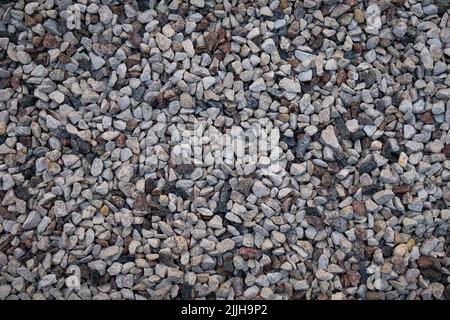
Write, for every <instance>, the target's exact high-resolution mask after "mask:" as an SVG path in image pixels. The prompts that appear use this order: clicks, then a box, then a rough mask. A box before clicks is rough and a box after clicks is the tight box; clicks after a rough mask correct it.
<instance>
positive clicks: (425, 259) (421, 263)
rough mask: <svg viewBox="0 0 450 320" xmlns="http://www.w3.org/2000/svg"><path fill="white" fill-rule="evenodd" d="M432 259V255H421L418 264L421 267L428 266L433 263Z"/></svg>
mask: <svg viewBox="0 0 450 320" xmlns="http://www.w3.org/2000/svg"><path fill="white" fill-rule="evenodd" d="M432 263H433V262H432V261H431V258H430V257H427V256H421V257H420V258H419V259H417V265H418V266H419V267H420V268H426V267H429V266H431V265H432Z"/></svg>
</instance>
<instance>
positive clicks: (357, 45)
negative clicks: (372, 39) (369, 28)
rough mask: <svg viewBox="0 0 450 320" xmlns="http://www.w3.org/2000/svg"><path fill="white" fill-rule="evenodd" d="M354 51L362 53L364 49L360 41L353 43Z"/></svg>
mask: <svg viewBox="0 0 450 320" xmlns="http://www.w3.org/2000/svg"><path fill="white" fill-rule="evenodd" d="M352 49H353V52H354V53H356V54H360V53H361V52H362V51H363V45H362V43H360V42H356V43H354V44H353V48H352Z"/></svg>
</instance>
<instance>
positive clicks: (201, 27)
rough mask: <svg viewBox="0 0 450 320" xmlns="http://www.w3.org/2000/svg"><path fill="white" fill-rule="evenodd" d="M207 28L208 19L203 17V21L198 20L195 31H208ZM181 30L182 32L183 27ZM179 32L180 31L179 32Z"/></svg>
mask: <svg viewBox="0 0 450 320" xmlns="http://www.w3.org/2000/svg"><path fill="white" fill-rule="evenodd" d="M208 27H209V21H208V18H206V17H203V19H202V20H200V22H199V23H198V25H197V31H202V32H203V31H206V30H207V29H208ZM183 30H184V27H183ZM180 31H181V30H180Z"/></svg>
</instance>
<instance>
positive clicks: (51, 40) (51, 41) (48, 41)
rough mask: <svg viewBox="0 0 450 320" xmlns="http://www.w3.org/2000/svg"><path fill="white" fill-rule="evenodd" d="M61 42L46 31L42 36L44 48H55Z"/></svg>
mask: <svg viewBox="0 0 450 320" xmlns="http://www.w3.org/2000/svg"><path fill="white" fill-rule="evenodd" d="M60 43H61V42H60V41H59V40H58V39H57V38H56V37H55V36H54V35H52V34H51V33H47V34H46V35H45V37H44V48H47V49H55V48H58V47H59V44H60Z"/></svg>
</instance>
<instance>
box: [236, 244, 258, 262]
mask: <svg viewBox="0 0 450 320" xmlns="http://www.w3.org/2000/svg"><path fill="white" fill-rule="evenodd" d="M260 253H261V251H260V250H259V249H256V248H248V247H241V248H239V254H240V255H241V256H242V258H244V259H246V260H248V259H255V258H257V257H258V256H259V255H260Z"/></svg>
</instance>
